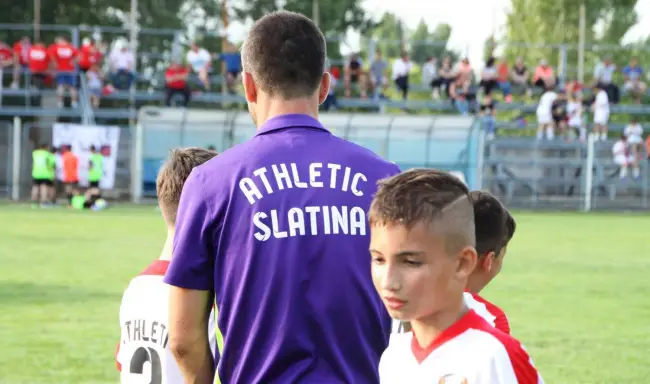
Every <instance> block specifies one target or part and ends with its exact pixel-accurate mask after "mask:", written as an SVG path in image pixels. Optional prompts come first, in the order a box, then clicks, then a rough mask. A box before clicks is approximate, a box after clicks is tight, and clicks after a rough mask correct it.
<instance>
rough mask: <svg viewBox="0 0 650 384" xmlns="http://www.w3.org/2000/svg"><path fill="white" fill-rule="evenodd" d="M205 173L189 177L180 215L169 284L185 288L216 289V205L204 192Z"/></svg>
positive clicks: (167, 278) (166, 279) (184, 189)
mask: <svg viewBox="0 0 650 384" xmlns="http://www.w3.org/2000/svg"><path fill="white" fill-rule="evenodd" d="M203 191H204V187H203V180H202V176H201V174H199V173H197V172H196V170H194V171H193V172H192V173H191V174H190V176H189V177H188V179H187V181H186V182H185V185H184V186H183V192H182V193H181V200H180V204H179V207H178V212H177V215H176V232H175V234H174V246H173V257H172V261H171V263H170V264H169V269H168V270H167V273H166V275H165V283H167V284H169V285H172V286H175V287H179V288H185V289H194V290H200V291H210V290H213V286H214V284H213V282H214V257H215V252H214V251H215V250H214V247H213V230H214V229H215V228H214V221H215V220H214V216H213V212H212V211H213V210H214V206H213V205H212V203H211V202H209V201H208V199H207V197H206V196H205V195H204V193H203Z"/></svg>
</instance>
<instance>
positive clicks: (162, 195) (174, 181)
mask: <svg viewBox="0 0 650 384" xmlns="http://www.w3.org/2000/svg"><path fill="white" fill-rule="evenodd" d="M216 155H217V152H215V151H211V150H207V149H203V148H198V147H190V148H181V149H175V150H172V151H170V153H169V159H167V161H166V162H165V164H163V166H162V168H160V171H159V172H158V179H157V180H156V192H157V195H158V204H159V205H160V210H161V211H162V214H163V218H164V219H165V222H166V223H167V225H168V226H169V227H174V225H175V224H176V211H177V209H178V203H179V202H180V200H181V192H182V191H183V185H184V184H185V181H186V180H187V178H188V177H189V176H190V173H192V170H193V169H194V168H195V167H198V166H199V165H201V164H203V163H205V162H206V161H208V160H210V159H212V158H213V157H215V156H216Z"/></svg>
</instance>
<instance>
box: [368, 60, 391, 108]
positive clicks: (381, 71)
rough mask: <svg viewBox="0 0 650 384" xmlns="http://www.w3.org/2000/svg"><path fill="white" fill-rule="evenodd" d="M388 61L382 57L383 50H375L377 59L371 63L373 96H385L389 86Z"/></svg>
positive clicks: (371, 90)
mask: <svg viewBox="0 0 650 384" xmlns="http://www.w3.org/2000/svg"><path fill="white" fill-rule="evenodd" d="M387 68H388V62H387V61H386V60H384V58H383V57H382V54H381V51H379V50H377V52H375V59H374V60H373V61H372V63H370V92H371V93H372V94H373V97H375V98H376V97H382V98H383V97H385V95H384V93H385V92H386V88H387V87H388V76H386V69H387Z"/></svg>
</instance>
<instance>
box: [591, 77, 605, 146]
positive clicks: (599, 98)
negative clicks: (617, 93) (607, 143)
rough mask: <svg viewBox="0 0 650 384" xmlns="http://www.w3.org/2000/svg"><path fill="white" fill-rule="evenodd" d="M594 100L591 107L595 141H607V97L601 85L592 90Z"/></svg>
mask: <svg viewBox="0 0 650 384" xmlns="http://www.w3.org/2000/svg"><path fill="white" fill-rule="evenodd" d="M593 89H594V94H595V95H596V99H595V100H594V103H593V104H592V105H591V110H592V111H593V113H594V133H595V134H596V140H602V141H604V140H607V122H608V121H609V96H608V95H607V92H606V91H605V89H603V86H602V85H601V84H596V86H595V87H594V88H593Z"/></svg>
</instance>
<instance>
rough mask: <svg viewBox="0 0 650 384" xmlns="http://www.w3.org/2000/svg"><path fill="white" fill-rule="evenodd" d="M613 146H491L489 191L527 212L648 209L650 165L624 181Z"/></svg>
mask: <svg viewBox="0 0 650 384" xmlns="http://www.w3.org/2000/svg"><path fill="white" fill-rule="evenodd" d="M612 145H613V142H611V141H609V142H600V141H598V142H597V141H595V140H593V137H590V138H589V140H588V141H587V142H586V143H580V142H563V141H551V142H546V141H537V140H533V139H528V138H523V139H515V138H505V139H495V140H493V141H490V142H489V143H488V144H487V145H486V147H485V160H484V162H483V172H482V177H483V187H484V188H485V189H488V190H490V191H491V192H492V193H494V194H495V195H496V196H498V197H499V198H500V199H501V200H502V201H503V202H504V203H505V204H507V205H508V206H511V207H516V208H525V209H561V210H563V209H568V210H583V211H591V210H610V209H615V210H625V209H630V210H639V209H648V208H649V202H648V196H649V194H650V185H649V182H650V167H649V166H648V165H649V164H648V161H647V160H645V155H644V156H643V159H641V161H640V170H641V173H640V177H639V178H638V179H635V178H633V177H631V176H632V174H631V169H630V170H629V172H630V173H629V174H628V177H626V178H623V179H621V178H620V177H619V171H620V166H619V165H616V164H615V163H614V161H613V158H612Z"/></svg>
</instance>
